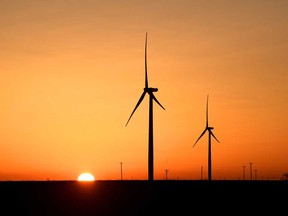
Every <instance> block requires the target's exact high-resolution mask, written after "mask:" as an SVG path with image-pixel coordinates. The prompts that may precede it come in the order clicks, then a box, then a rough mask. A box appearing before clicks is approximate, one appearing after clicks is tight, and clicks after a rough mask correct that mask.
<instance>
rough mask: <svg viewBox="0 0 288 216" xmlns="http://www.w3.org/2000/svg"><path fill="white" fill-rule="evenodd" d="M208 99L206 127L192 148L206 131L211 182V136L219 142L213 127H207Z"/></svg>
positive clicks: (209, 178)
mask: <svg viewBox="0 0 288 216" xmlns="http://www.w3.org/2000/svg"><path fill="white" fill-rule="evenodd" d="M208 99H209V95H207V104H206V127H205V129H204V131H203V132H202V134H201V135H200V136H199V138H198V139H197V140H196V142H195V143H194V145H193V147H194V146H195V145H196V143H197V142H198V140H199V139H200V138H201V137H202V136H203V135H204V134H205V133H206V131H208V180H212V174H211V136H213V137H214V139H215V140H216V141H217V142H218V143H219V141H218V139H217V138H216V137H215V135H214V134H213V132H212V130H213V129H214V127H210V126H209V125H208Z"/></svg>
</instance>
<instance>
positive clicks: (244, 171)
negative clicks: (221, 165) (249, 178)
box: [242, 166, 246, 180]
mask: <svg viewBox="0 0 288 216" xmlns="http://www.w3.org/2000/svg"><path fill="white" fill-rule="evenodd" d="M242 167H243V180H245V167H246V166H242Z"/></svg>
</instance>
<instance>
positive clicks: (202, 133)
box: [193, 128, 207, 147]
mask: <svg viewBox="0 0 288 216" xmlns="http://www.w3.org/2000/svg"><path fill="white" fill-rule="evenodd" d="M206 130H207V129H206V128H205V130H204V131H203V132H202V134H201V135H200V136H199V138H198V139H197V140H196V142H195V143H194V145H193V147H194V146H195V145H196V143H197V142H198V140H200V139H201V137H202V136H203V135H204V134H205V132H206Z"/></svg>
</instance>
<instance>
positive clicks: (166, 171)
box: [165, 169, 168, 180]
mask: <svg viewBox="0 0 288 216" xmlns="http://www.w3.org/2000/svg"><path fill="white" fill-rule="evenodd" d="M165 176H166V180H168V169H165Z"/></svg>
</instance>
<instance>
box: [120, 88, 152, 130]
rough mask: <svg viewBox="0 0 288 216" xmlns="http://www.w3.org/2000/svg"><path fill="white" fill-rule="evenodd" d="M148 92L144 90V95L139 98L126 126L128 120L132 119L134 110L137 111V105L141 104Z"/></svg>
mask: <svg viewBox="0 0 288 216" xmlns="http://www.w3.org/2000/svg"><path fill="white" fill-rule="evenodd" d="M146 93H147V92H146V91H144V92H143V93H142V95H141V97H140V99H139V100H138V103H137V104H136V106H135V108H134V110H133V112H132V113H131V115H130V117H129V119H128V121H127V123H126V125H125V127H126V126H127V125H128V122H129V121H130V119H131V117H132V115H133V114H134V112H135V111H136V109H137V107H138V106H139V105H140V103H141V102H142V100H143V99H144V97H145V94H146Z"/></svg>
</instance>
